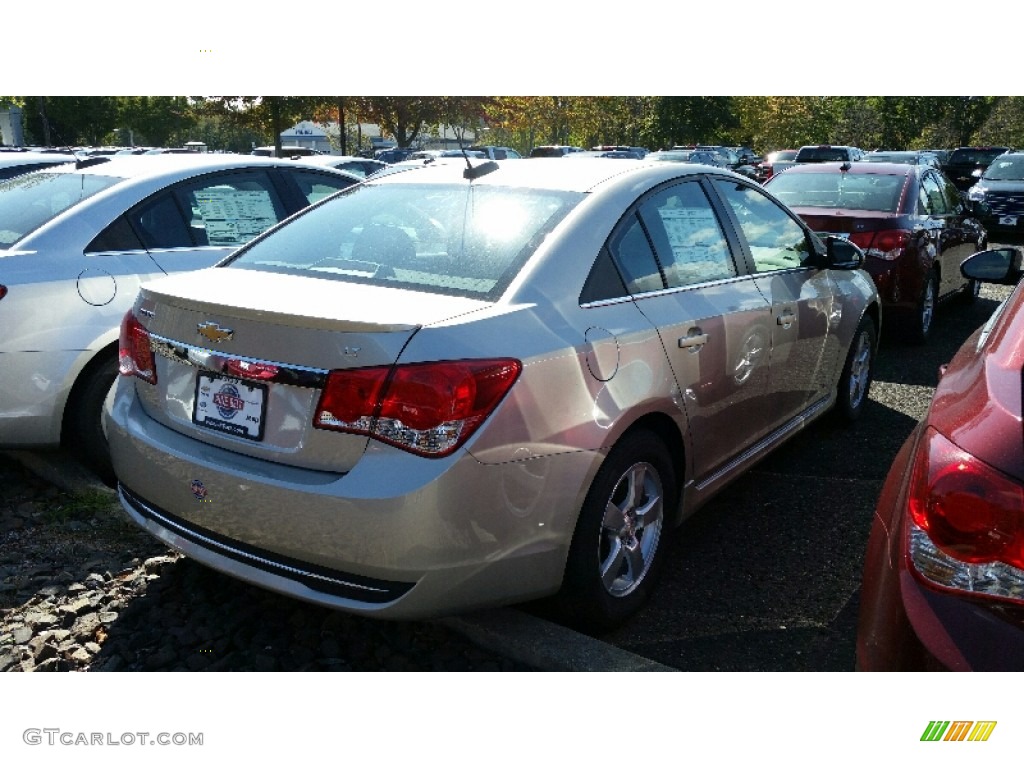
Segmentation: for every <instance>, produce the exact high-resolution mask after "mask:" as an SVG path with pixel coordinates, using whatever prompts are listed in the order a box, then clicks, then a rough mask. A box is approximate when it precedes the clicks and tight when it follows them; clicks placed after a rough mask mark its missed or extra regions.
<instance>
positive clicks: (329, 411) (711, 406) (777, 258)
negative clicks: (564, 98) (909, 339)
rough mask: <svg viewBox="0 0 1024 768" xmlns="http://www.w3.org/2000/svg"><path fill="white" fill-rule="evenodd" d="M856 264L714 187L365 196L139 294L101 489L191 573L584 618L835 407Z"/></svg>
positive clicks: (482, 174) (341, 599) (396, 182)
mask: <svg viewBox="0 0 1024 768" xmlns="http://www.w3.org/2000/svg"><path fill="white" fill-rule="evenodd" d="M862 258H863V255H862V253H861V251H860V250H859V249H858V248H857V247H856V246H854V245H852V244H851V243H849V242H847V241H845V240H842V239H832V238H829V239H827V240H825V241H822V240H819V238H818V237H817V236H816V235H815V234H813V233H812V232H811V231H809V230H808V229H807V228H806V227H805V226H804V225H803V224H802V223H801V222H800V220H799V219H798V218H797V217H796V216H794V215H793V214H792V213H791V212H790V211H789V210H788V209H787V208H785V207H784V206H783V205H782V204H781V203H779V202H778V201H776V200H775V199H774V198H772V197H771V196H770V195H768V194H767V193H766V192H764V190H762V189H761V188H760V187H758V186H757V185H756V184H754V183H751V182H748V181H747V180H745V179H743V178H742V177H740V176H738V175H736V174H733V173H730V172H729V171H726V170H716V169H711V168H707V167H699V166H692V165H686V164H677V163H658V164H645V163H642V162H638V161H632V160H623V161H619V162H616V163H609V162H607V161H603V160H580V161H577V162H574V163H566V162H564V161H560V160H543V159H541V160H534V161H531V162H528V163H507V164H497V163H494V162H491V161H483V162H481V161H475V162H474V161H467V162H465V163H462V164H461V165H453V164H448V165H443V166H433V167H432V166H427V167H424V168H418V169H414V170H409V171H404V172H399V173H393V174H390V175H386V176H383V177H382V178H380V179H379V180H376V181H374V180H370V181H368V182H366V183H364V184H362V185H360V186H358V187H353V188H352V189H351V190H348V191H346V192H343V193H341V194H340V195H338V196H336V197H334V198H332V199H330V200H327V201H324V202H323V203H321V204H319V205H317V206H314V207H312V208H310V209H308V210H307V211H306V212H305V213H303V214H302V215H300V216H298V217H296V218H294V219H293V220H292V221H290V222H288V223H286V224H285V225H283V226H282V227H280V228H278V229H276V230H274V231H273V232H271V233H269V234H267V235H266V236H264V237H262V238H260V239H258V240H257V241H255V242H254V243H253V244H251V245H250V246H248V247H246V248H243V249H242V250H241V251H240V252H239V253H237V254H236V255H235V256H234V257H233V258H231V259H229V260H228V261H226V262H225V263H222V264H220V265H218V266H217V267H215V268H212V269H208V270H203V271H200V272H197V273H193V274H191V275H188V276H172V277H169V278H166V279H163V280H159V281H156V282H152V283H148V284H146V285H144V286H143V288H142V291H141V293H140V295H139V297H138V299H137V301H136V303H135V307H134V309H133V310H132V311H131V312H130V313H128V314H127V315H126V317H125V319H124V323H123V325H122V333H121V349H120V356H121V372H122V374H123V376H122V377H121V378H120V380H119V383H118V385H117V388H116V393H115V397H114V399H113V402H112V403H111V405H110V410H109V411H108V414H107V429H108V433H109V438H110V445H111V452H112V457H113V461H114V466H115V468H116V470H117V474H118V476H119V480H120V486H119V490H120V497H121V500H122V503H123V505H124V507H125V509H126V510H127V512H128V514H129V515H130V516H131V517H132V518H133V519H134V520H135V521H136V522H137V523H138V524H139V525H141V526H142V527H144V528H145V529H147V530H148V531H150V532H151V533H153V534H154V535H155V536H157V537H159V538H160V539H162V540H163V541H165V542H167V543H168V544H170V545H171V546H174V547H176V548H178V549H180V550H182V551H183V552H185V553H187V554H188V555H189V556H191V557H193V558H195V559H196V560H198V561H200V562H203V563H206V564H207V565H209V566H211V567H213V568H217V569H219V570H222V571H224V572H227V573H230V574H233V575H234V576H237V577H239V578H241V579H244V580H247V581H250V582H252V583H255V584H259V585H262V586H264V587H266V588H269V589H273V590H277V591H280V592H283V593H285V594H288V595H292V596H294V597H296V598H300V599H303V600H308V601H311V602H315V603H319V604H322V605H327V606H333V607H336V608H340V609H344V610H349V611H354V612H358V613H363V614H368V615H376V616H380V617H390V618H422V617H428V616H436V615H440V614H448V613H452V612H456V611H463V610H467V609H471V608H477V607H481V606H488V605H494V604H500V603H510V602H516V601H524V600H528V599H531V598H538V597H542V596H554V600H555V602H556V604H557V605H558V606H559V607H560V609H561V610H562V611H563V612H564V613H565V615H566V616H567V618H568V619H569V620H570V621H574V622H576V623H578V624H581V625H589V626H592V627H598V628H600V627H609V626H613V625H615V624H616V623H619V622H621V621H623V620H624V619H625V618H627V617H628V616H629V615H630V614H632V613H633V612H634V611H636V610H637V609H638V608H639V607H640V606H641V605H642V604H643V602H644V601H645V599H646V598H647V596H648V594H649V592H650V590H651V589H652V587H653V586H654V583H655V581H656V578H657V574H658V570H659V568H660V566H661V565H662V564H663V561H664V559H665V557H666V553H667V551H668V546H667V541H668V538H669V535H670V534H671V532H672V530H673V529H674V528H675V527H676V526H677V524H678V523H679V522H680V521H681V520H682V519H683V518H685V517H686V516H687V515H689V514H691V513H692V512H693V511H694V510H696V509H697V508H698V507H699V506H700V505H701V504H703V503H704V502H705V501H706V500H707V499H708V498H709V497H710V496H712V494H714V493H715V492H716V491H718V490H719V489H721V488H722V487H723V486H724V485H725V484H726V483H728V482H729V481H730V480H732V479H733V478H735V477H736V476H737V475H738V474H739V473H740V472H742V471H744V470H745V469H747V468H748V467H750V466H751V465H752V464H754V463H755V462H756V461H758V460H759V459H761V458H762V457H764V456H765V455H766V454H767V453H768V452H770V451H771V450H773V449H774V448H776V447H778V446H779V445H780V444H782V443H783V442H784V441H785V440H786V439H787V438H789V437H790V436H792V435H793V434H795V433H797V432H798V431H799V430H800V429H801V428H802V427H804V426H805V425H806V424H807V423H808V422H809V421H811V420H812V419H814V418H816V417H818V416H821V415H822V414H824V413H825V412H826V411H828V410H829V409H832V408H835V409H836V410H837V411H838V412H839V414H840V415H842V416H843V417H845V418H847V419H854V418H856V416H857V415H858V414H859V413H860V411H861V410H862V408H863V407H864V404H865V401H866V399H867V393H868V387H869V385H870V382H871V371H872V365H873V361H874V352H875V344H876V339H877V334H878V331H879V329H880V315H879V303H878V297H877V295H876V293H875V289H874V287H873V284H872V281H871V279H870V278H869V277H868V276H867V274H866V273H864V272H863V271H861V270H860V269H859V266H860V264H861V261H862Z"/></svg>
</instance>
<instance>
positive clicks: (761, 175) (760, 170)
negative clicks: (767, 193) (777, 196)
mask: <svg viewBox="0 0 1024 768" xmlns="http://www.w3.org/2000/svg"><path fill="white" fill-rule="evenodd" d="M796 152H797V151H796V150H795V149H779V150H776V151H775V152H769V153H768V154H767V155H766V156H765V158H764V160H762V161H761V164H760V165H758V166H757V177H758V181H760V182H762V183H763V182H765V181H768V179H770V178H771V177H772V176H774V175H775V174H776V173H782V172H783V171H784V170H786V169H787V168H789V167H791V166H792V165H793V163H794V160H795V159H796Z"/></svg>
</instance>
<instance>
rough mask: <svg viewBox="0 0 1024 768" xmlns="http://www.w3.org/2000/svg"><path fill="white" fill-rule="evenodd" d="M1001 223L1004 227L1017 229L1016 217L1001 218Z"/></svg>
mask: <svg viewBox="0 0 1024 768" xmlns="http://www.w3.org/2000/svg"><path fill="white" fill-rule="evenodd" d="M999 223H1000V224H1001V225H1003V226H1004V227H1015V226H1017V217H1016V216H1000V217H999Z"/></svg>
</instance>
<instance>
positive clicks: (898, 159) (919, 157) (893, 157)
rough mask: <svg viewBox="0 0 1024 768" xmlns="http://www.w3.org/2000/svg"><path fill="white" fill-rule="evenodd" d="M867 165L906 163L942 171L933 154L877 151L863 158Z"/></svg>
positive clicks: (866, 154) (909, 151)
mask: <svg viewBox="0 0 1024 768" xmlns="http://www.w3.org/2000/svg"><path fill="white" fill-rule="evenodd" d="M861 160H863V161H864V162H865V163H904V164H906V165H927V166H928V167H929V168H935V169H936V170H942V167H941V165H940V164H939V159H938V157H936V156H935V155H934V154H932V153H931V152H924V151H921V150H906V151H902V152H896V151H887V150H875V151H874V152H865V153H864V156H863V157H862V158H861Z"/></svg>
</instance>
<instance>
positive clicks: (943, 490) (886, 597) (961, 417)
mask: <svg viewBox="0 0 1024 768" xmlns="http://www.w3.org/2000/svg"><path fill="white" fill-rule="evenodd" d="M963 269H964V271H965V272H966V274H967V276H968V277H969V278H970V279H974V280H977V279H981V280H985V281H986V282H994V283H1006V284H1013V283H1014V282H1016V281H1018V280H1019V279H1020V276H1021V256H1020V252H1019V251H1018V250H1017V249H1016V248H1000V249H996V250H993V251H986V252H984V253H979V254H976V255H974V256H972V257H971V258H970V259H969V260H968V261H967V262H966V263H965V264H964V265H963ZM1022 371H1024V286H1022V285H1018V286H1017V288H1016V290H1015V291H1014V292H1013V293H1012V295H1011V296H1010V297H1009V298H1008V299H1007V300H1006V301H1005V302H1004V303H1003V304H1001V305H1000V306H999V308H997V309H996V311H995V313H994V314H993V316H992V318H991V319H990V320H989V321H988V322H987V323H986V324H985V325H984V326H982V327H981V328H979V329H978V330H977V331H975V333H974V335H973V336H971V337H970V338H969V339H968V340H967V341H966V342H965V343H964V345H963V346H962V347H961V348H960V350H959V352H957V354H956V355H955V356H954V358H953V360H952V361H951V362H950V364H949V365H948V366H946V367H945V369H944V371H943V373H942V378H941V380H940V381H939V385H938V387H937V388H936V390H935V395H934V397H933V399H932V403H931V406H930V407H929V409H928V414H927V416H925V418H924V419H923V420H922V421H921V423H920V424H918V425H917V427H916V428H915V429H914V431H913V432H912V433H911V435H910V437H909V438H908V439H907V441H906V443H904V445H903V448H902V449H901V450H900V452H899V454H898V455H897V456H896V460H895V461H894V462H893V465H892V468H891V469H890V470H889V475H888V477H887V478H886V481H885V485H884V486H883V489H882V494H881V497H880V498H879V500H878V507H877V511H876V513H875V518H874V525H873V527H872V529H871V537H870V540H869V543H868V551H867V557H866V559H865V565H864V578H863V586H862V589H861V598H860V621H859V625H858V630H857V666H858V668H859V669H862V670H890V671H892V670H905V671H911V670H940V669H943V670H945V669H949V670H1018V671H1019V670H1024V439H1022V431H1021V413H1022V390H1024V388H1022V380H1024V377H1022Z"/></svg>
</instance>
